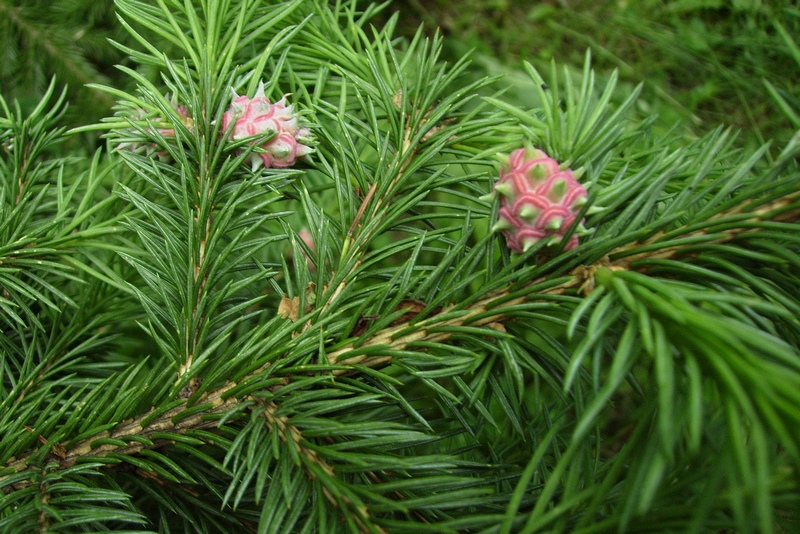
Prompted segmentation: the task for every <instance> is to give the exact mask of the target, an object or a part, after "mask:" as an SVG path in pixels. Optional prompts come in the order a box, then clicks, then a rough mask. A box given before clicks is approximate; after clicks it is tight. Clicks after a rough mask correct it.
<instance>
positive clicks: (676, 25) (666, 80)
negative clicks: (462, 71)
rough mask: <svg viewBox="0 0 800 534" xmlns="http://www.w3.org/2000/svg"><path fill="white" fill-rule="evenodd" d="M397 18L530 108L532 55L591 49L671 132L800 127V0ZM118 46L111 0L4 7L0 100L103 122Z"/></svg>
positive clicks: (604, 2)
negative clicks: (45, 103)
mask: <svg viewBox="0 0 800 534" xmlns="http://www.w3.org/2000/svg"><path fill="white" fill-rule="evenodd" d="M359 4H360V5H366V4H367V2H359ZM393 15H396V16H397V17H398V20H397V32H398V33H399V34H401V35H408V36H410V35H413V34H414V32H415V31H416V30H417V28H418V27H419V26H420V24H422V25H424V29H425V30H424V31H425V32H426V33H427V34H430V35H433V34H434V32H435V31H436V29H437V28H439V29H440V30H439V31H440V32H441V33H442V34H444V36H445V37H446V40H445V43H446V44H445V51H446V56H447V58H448V59H450V60H454V59H456V58H458V57H461V56H462V55H463V54H465V53H467V52H468V51H470V50H472V51H474V52H473V53H474V56H473V57H474V61H473V66H474V72H475V74H476V75H480V74H504V75H506V77H505V78H504V79H503V80H502V81H501V82H499V84H498V85H499V86H500V87H502V88H506V89H507V90H508V92H507V93H506V98H507V99H508V100H510V101H511V102H512V103H514V104H517V105H532V104H533V102H529V101H528V100H529V95H530V86H529V85H528V84H530V81H529V79H528V78H527V77H526V76H524V75H523V74H522V72H521V69H520V66H521V62H522V61H523V60H524V61H529V62H531V63H532V64H533V65H534V66H536V67H537V68H538V69H540V70H541V71H543V72H547V69H548V68H549V64H550V61H551V60H555V61H556V62H557V63H558V64H559V65H564V66H568V67H569V68H571V69H575V70H576V71H577V70H578V69H580V66H581V65H582V63H583V58H584V55H585V52H586V50H587V49H590V50H591V52H592V57H593V65H594V68H595V70H596V71H597V73H598V75H599V76H600V78H601V79H602V78H603V77H604V76H607V75H608V74H609V73H610V72H611V71H612V70H614V69H617V70H618V71H619V74H620V81H621V83H620V84H619V85H618V92H619V95H618V97H619V98H620V99H621V98H624V96H625V94H626V93H627V92H629V91H630V90H632V88H633V87H635V86H636V85H637V84H638V83H640V82H644V84H645V87H644V92H643V96H642V98H641V99H640V101H639V103H638V111H639V113H641V114H642V115H645V116H646V115H653V114H656V115H658V116H659V117H660V120H659V122H658V125H659V126H660V127H661V128H662V130H663V131H666V130H667V129H668V128H670V127H671V126H673V125H675V124H678V125H679V128H678V130H676V131H678V132H680V134H681V135H684V136H689V137H692V136H695V135H699V134H702V133H704V132H707V131H708V130H710V129H712V128H714V127H715V126H717V125H718V124H727V125H731V126H734V127H736V128H739V129H741V130H742V135H741V137H740V141H739V142H740V143H742V144H743V145H744V146H748V147H752V146H755V145H757V144H760V143H763V142H765V141H767V140H770V139H773V140H774V141H775V146H776V147H780V146H782V145H783V144H785V143H786V142H787V141H788V140H789V139H790V138H791V136H792V135H793V134H794V132H795V131H796V130H797V129H800V100H798V97H800V44H798V43H800V8H798V7H797V5H796V1H793V0H675V1H664V0H541V1H536V0H526V1H519V0H432V1H430V0H393V1H389V2H387V3H386V5H385V9H384V11H383V12H382V14H381V15H380V17H379V18H378V20H376V21H375V23H376V24H384V23H386V21H388V20H389V19H390V17H391V16H393ZM109 39H113V40H115V41H118V42H120V43H122V44H125V45H128V46H133V47H136V46H137V45H136V43H133V42H131V39H130V37H129V36H128V35H127V33H126V32H125V31H124V30H123V28H122V27H121V26H120V24H119V22H118V21H117V19H116V17H115V15H114V4H113V2H112V1H111V0H54V1H44V0H0V54H2V59H0V92H2V94H3V95H4V96H5V97H6V98H7V99H13V98H17V99H19V100H20V101H21V104H22V105H23V107H25V106H28V105H33V104H35V102H36V101H37V99H38V97H39V95H41V94H42V92H43V91H44V90H45V89H46V87H47V84H48V82H49V80H50V77H51V76H52V75H56V76H57V77H58V80H59V81H60V82H62V83H66V84H68V85H69V86H70V99H71V100H72V102H73V106H72V108H71V112H70V115H69V116H68V121H69V122H70V123H72V124H86V123H90V122H94V121H96V120H98V119H99V118H101V117H103V116H106V115H108V114H109V113H111V106H112V105H113V102H112V101H111V99H110V97H109V96H108V95H107V94H104V93H101V92H99V91H96V90H92V89H87V88H85V87H84V85H85V84H86V83H90V82H95V83H110V84H112V85H115V86H118V87H123V88H124V86H125V84H127V83H129V82H128V78H127V76H124V75H122V73H120V72H119V71H118V70H116V69H115V68H114V65H115V64H118V63H121V64H129V63H130V62H129V60H128V59H127V58H126V57H125V54H124V53H122V52H120V51H119V50H118V49H116V48H114V47H113V46H111V44H110V43H109V41H108V40H109Z"/></svg>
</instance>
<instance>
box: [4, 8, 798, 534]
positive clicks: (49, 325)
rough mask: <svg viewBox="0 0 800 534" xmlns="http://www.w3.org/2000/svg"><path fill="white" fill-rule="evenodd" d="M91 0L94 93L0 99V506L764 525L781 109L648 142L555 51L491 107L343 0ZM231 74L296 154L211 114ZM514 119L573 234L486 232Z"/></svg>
mask: <svg viewBox="0 0 800 534" xmlns="http://www.w3.org/2000/svg"><path fill="white" fill-rule="evenodd" d="M116 6H117V10H118V12H119V14H120V17H121V18H120V20H121V21H122V22H121V25H122V26H123V27H124V28H125V29H126V31H127V32H128V33H129V35H130V37H129V38H124V39H117V42H116V46H117V47H118V49H119V50H121V51H122V52H123V53H124V54H125V55H126V56H127V57H128V58H129V59H128V60H126V61H129V62H128V63H125V64H123V65H122V66H121V67H120V70H121V72H123V73H124V74H125V75H126V76H127V77H129V79H130V81H129V82H126V83H125V84H124V85H122V86H115V85H113V84H108V83H103V81H102V80H96V81H95V83H93V84H92V90H96V91H101V92H103V93H104V94H106V95H109V97H110V98H113V99H114V100H115V101H116V102H117V104H116V106H115V111H114V115H113V116H110V117H107V118H105V119H103V120H102V121H101V122H99V123H96V124H87V125H83V126H81V127H79V128H75V129H72V130H70V131H68V132H66V133H65V132H64V130H63V129H61V128H59V127H58V126H57V124H59V120H63V119H61V114H62V112H63V96H62V97H61V98H55V94H56V89H55V84H54V83H52V84H51V85H50V86H49V89H48V90H47V91H46V93H45V95H44V97H43V98H42V99H41V101H40V102H38V105H36V106H34V107H32V108H31V111H29V112H26V111H24V110H23V109H22V108H21V107H19V106H15V105H13V104H9V103H7V101H6V100H2V101H0V107H1V108H2V111H3V116H2V117H0V146H2V153H0V155H1V156H2V157H0V210H1V212H0V221H2V222H0V328H2V331H1V332H0V388H2V390H1V391H2V395H0V399H1V400H0V435H1V436H3V438H2V440H0V489H1V490H2V493H0V532H30V531H41V532H76V531H86V532H88V531H98V530H114V531H125V532H175V531H183V532H250V531H258V532H410V531H414V532H487V533H491V532H497V533H501V532H502V533H506V532H541V531H548V532H564V531H570V532H580V533H589V532H606V531H608V532H613V531H630V532H676V531H679V532H708V531H715V532H719V531H736V532H764V533H768V532H792V531H794V530H797V525H798V521H800V519H798V518H799V517H800V516H799V515H798V514H800V487H798V483H797V481H798V480H800V476H798V467H800V458H799V457H798V456H799V453H800V450H799V449H800V434H799V433H798V428H800V408H798V407H800V351H799V350H798V341H800V322H799V321H798V317H800V313H798V312H800V304H798V302H800V299H798V296H799V295H798V289H797V288H798V287H800V285H799V284H798V272H800V269H799V268H800V250H799V249H800V242H798V237H797V236H798V235H800V234H798V229H800V228H798V225H800V222H799V221H800V195H798V185H800V169H799V168H798V164H797V161H798V160H797V157H798V155H799V154H800V147H798V138H797V137H795V139H794V142H790V143H789V144H787V145H786V146H784V147H780V149H779V150H776V152H775V154H774V156H773V157H770V158H767V157H766V154H767V151H768V147H766V146H763V147H760V148H758V149H756V150H753V151H748V150H743V149H741V148H740V147H739V145H738V144H737V141H736V138H735V135H734V134H733V133H732V132H731V131H730V130H725V129H723V128H718V129H716V130H713V131H711V132H710V133H708V134H706V135H704V136H702V137H700V138H699V139H696V140H693V141H686V140H684V139H683V137H682V136H680V135H669V136H666V137H665V136H660V135H658V134H657V133H655V129H654V126H653V124H654V120H653V119H645V120H640V119H637V118H635V116H634V111H635V106H636V98H637V95H638V90H634V91H631V94H630V95H629V96H628V97H627V98H625V99H623V100H622V101H617V99H616V98H615V95H616V94H617V93H616V85H615V84H616V80H617V78H616V76H611V77H610V78H609V80H608V82H607V83H606V84H605V87H597V86H596V84H597V82H596V78H595V74H594V72H593V70H592V67H591V64H590V59H589V57H588V55H587V57H586V60H585V62H584V67H583V70H582V71H581V72H580V73H574V72H573V71H572V70H570V69H566V68H565V69H559V68H558V67H557V66H556V65H555V64H553V66H552V68H551V70H550V72H549V73H548V74H543V72H542V71H543V69H537V68H536V67H534V66H533V65H532V64H525V66H524V69H523V73H524V76H525V77H526V78H527V83H528V84H529V85H530V86H531V87H533V88H535V92H534V93H532V94H530V95H529V97H528V100H527V101H525V102H524V103H520V102H519V101H517V100H514V99H509V98H508V97H507V95H506V94H504V93H497V94H491V93H490V91H491V88H492V87H494V86H496V84H497V83H498V80H496V79H493V78H486V77H480V76H476V75H475V74H474V72H473V71H471V66H470V64H469V61H468V58H462V59H460V60H458V61H456V62H454V63H450V64H448V63H445V62H443V61H442V59H441V57H442V54H443V47H444V43H443V40H442V39H441V38H439V37H433V38H425V36H424V34H423V33H422V32H421V31H418V32H417V33H415V34H414V35H413V36H412V37H410V38H408V39H399V38H397V37H396V36H395V30H396V25H397V23H398V19H397V18H396V17H395V18H389V19H388V21H387V23H386V24H385V25H383V26H381V27H377V26H374V25H372V24H371V21H372V20H373V19H374V16H375V15H376V14H377V12H378V9H377V8H374V7H370V8H365V10H359V9H357V4H356V3H355V2H346V1H342V2H336V3H335V4H332V5H328V4H327V3H325V2H322V1H314V2H309V1H302V0H294V1H288V2H281V3H274V4H271V5H267V4H265V3H264V2H261V1H258V0H204V1H202V2H178V1H173V0H159V1H157V2H155V3H147V2H141V1H139V0H118V1H117V4H116ZM145 32H146V33H145ZM520 75H521V74H520ZM261 81H263V82H264V83H265V92H266V94H267V96H269V97H270V99H271V100H272V101H275V100H277V99H279V98H280V97H281V96H283V95H286V94H289V96H288V100H289V102H290V103H292V104H293V105H294V106H295V108H296V109H298V110H300V111H301V122H303V123H304V124H305V125H307V126H308V127H309V128H311V129H312V130H313V133H314V137H315V139H316V144H315V146H314V153H313V154H312V155H311V156H310V157H309V158H306V159H305V160H304V161H302V162H301V163H300V164H298V165H296V166H295V167H292V168H287V169H264V168H261V169H258V170H252V169H251V168H250V165H249V164H248V162H249V157H250V155H251V153H252V151H253V150H255V149H254V148H253V147H252V145H251V144H249V143H248V142H247V141H239V142H232V141H229V140H228V134H229V133H230V132H229V131H223V121H222V116H223V114H224V112H225V111H226V110H227V109H228V107H229V105H230V102H231V95H232V93H231V89H234V90H235V91H236V92H237V93H238V94H246V95H250V96H252V95H253V94H254V92H255V90H256V87H257V86H258V85H259V82H261ZM125 87H134V89H132V90H127V89H125ZM786 102H788V100H787V101H786ZM181 106H185V108H182V107H181ZM182 109H185V111H182ZM228 130H230V128H228ZM96 132H103V135H104V138H105V140H106V142H107V150H100V151H97V152H96V153H95V154H93V155H91V156H85V155H83V154H82V153H81V152H80V151H79V150H77V149H75V150H71V149H65V148H64V147H62V146H59V143H61V142H62V141H64V140H69V139H74V136H75V135H77V134H81V135H84V136H88V135H92V134H94V133H96ZM524 144H533V145H535V146H537V147H540V148H542V149H543V150H545V151H546V152H547V153H548V154H549V155H551V156H552V157H554V158H557V159H558V160H559V161H561V162H563V163H564V164H565V165H569V166H571V167H572V168H574V169H576V170H578V169H579V168H580V169H582V174H581V181H582V182H583V183H584V184H585V185H587V187H588V190H589V194H590V201H589V204H588V205H587V206H586V208H585V213H584V215H585V226H586V227H587V228H588V229H589V230H590V231H591V233H590V234H589V235H586V236H581V238H580V245H579V246H577V247H575V248H574V249H571V250H569V251H563V250H561V248H558V247H549V248H548V247H545V246H544V244H542V245H537V246H535V247H533V248H531V249H530V250H529V251H528V252H526V253H525V254H523V255H510V254H509V252H508V250H507V248H506V247H505V244H504V242H503V238H502V236H500V235H497V234H493V233H491V232H490V230H489V228H490V227H491V226H492V224H493V222H494V218H495V216H496V209H497V206H496V205H495V204H493V203H490V202H488V201H486V200H483V199H481V197H482V196H484V195H486V194H487V193H489V192H490V191H491V189H492V184H493V182H494V179H495V176H496V173H497V164H496V158H495V156H496V155H497V154H504V153H508V152H509V151H511V150H513V149H515V148H518V147H520V146H522V145H524ZM65 154H70V155H65ZM303 229H306V230H307V231H308V234H309V235H310V236H311V240H308V237H306V236H305V233H304V232H303V235H301V231H302V230H303ZM565 242H566V240H565ZM562 248H563V247H562Z"/></svg>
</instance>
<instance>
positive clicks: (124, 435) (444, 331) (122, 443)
mask: <svg viewBox="0 0 800 534" xmlns="http://www.w3.org/2000/svg"><path fill="white" fill-rule="evenodd" d="M731 219H734V220H735V223H736V226H735V227H732V228H726V229H724V230H723V231H721V232H712V231H710V230H709V228H713V227H714V226H715V225H719V224H723V223H728V222H730V221H731ZM798 221H800V191H796V192H793V193H791V194H789V195H787V196H784V197H781V198H778V199H775V200H772V201H770V202H767V203H763V202H759V201H758V200H757V199H755V200H751V201H750V202H748V203H745V204H743V205H739V206H736V207H734V208H732V209H730V210H728V211H726V212H722V213H719V214H718V215H716V216H714V217H712V218H710V219H709V222H708V225H704V226H707V228H702V229H699V230H695V231H693V232H691V233H689V234H684V236H683V237H697V236H708V237H709V239H708V240H704V241H703V244H704V245H708V244H723V243H728V242H730V241H732V240H734V239H736V238H737V237H739V236H741V235H743V234H746V233H748V234H749V233H752V234H754V235H757V234H758V232H759V231H760V230H761V229H763V228H764V227H763V226H759V225H753V224H752V223H758V222H786V223H797V222H798ZM667 233H669V232H660V233H659V234H657V235H655V236H653V237H651V238H649V239H647V240H645V241H643V242H640V243H636V244H633V245H626V246H624V247H621V248H620V249H618V250H617V251H614V252H612V253H611V254H610V256H611V257H614V258H616V259H614V260H609V259H608V258H604V259H601V260H600V261H598V262H597V263H595V264H593V265H590V266H579V267H576V268H575V269H573V270H572V271H571V272H570V273H569V274H568V275H567V276H566V277H562V278H560V280H561V281H560V282H559V283H557V284H552V283H548V281H549V280H550V278H549V277H548V276H543V277H541V278H538V279H535V280H533V281H531V282H529V283H527V284H525V285H524V286H522V287H520V288H516V289H515V290H514V291H513V292H512V291H510V290H509V289H501V290H495V291H492V292H491V293H489V294H487V295H486V296H484V297H483V298H481V299H479V300H477V301H475V302H474V303H472V304H471V305H469V306H467V307H464V308H459V307H449V308H445V309H443V310H440V311H438V312H437V313H432V314H431V315H429V316H428V317H426V318H424V319H422V320H419V321H417V320H416V317H415V316H412V317H408V318H404V320H403V322H402V323H399V324H396V325H393V326H391V327H389V328H386V329H384V330H381V331H380V332H378V333H376V334H375V335H373V336H371V337H370V338H368V339H366V340H365V341H364V342H362V343H359V344H358V345H355V344H352V343H351V344H348V345H345V346H343V347H339V348H337V349H335V350H332V351H329V352H327V359H328V361H329V363H330V364H331V365H333V366H334V368H332V372H333V374H334V375H342V374H345V373H347V374H352V373H353V372H356V373H357V372H358V368H359V367H378V366H383V365H388V364H390V363H391V361H392V359H393V357H392V356H391V354H392V353H395V352H400V351H406V350H415V348H414V345H415V344H420V343H423V342H427V343H431V342H443V341H447V340H448V339H449V338H450V337H451V336H452V334H451V333H450V332H448V330H449V329H452V328H457V327H462V326H471V327H475V328H489V329H494V330H500V331H502V330H503V329H504V327H503V322H504V321H507V320H509V319H512V318H513V316H510V315H508V313H507V311H506V310H509V309H513V308H515V307H517V306H519V305H522V304H525V303H527V302H530V301H534V300H537V299H541V298H547V297H551V296H560V295H565V294H568V293H570V292H573V291H575V290H579V291H580V292H583V293H585V294H588V293H590V292H591V290H592V288H594V287H595V286H596V281H595V279H594V277H595V276H596V274H597V272H598V271H599V270H601V269H604V268H606V269H610V270H638V271H641V272H644V271H646V270H647V268H648V267H647V263H648V260H664V259H674V258H676V257H680V256H682V254H683V253H684V250H683V249H684V247H683V246H681V245H669V246H665V247H663V248H658V247H656V246H655V245H657V244H658V243H659V241H660V240H661V239H662V238H663V236H664V235H666V234H667ZM641 248H647V249H648V250H647V251H644V252H635V251H636V250H639V249H641ZM631 252H632V253H631ZM636 263H641V265H639V266H637V265H634V264H636ZM537 286H544V288H543V289H539V290H534V291H529V289H530V288H536V287H537ZM520 293H522V294H523V295H522V296H514V295H517V294H520ZM374 348H380V351H385V352H386V354H378V355H375V351H374V350H369V351H368V354H353V353H354V352H355V353H359V352H363V351H365V350H366V349H374ZM417 350H425V349H424V348H422V349H417ZM380 351H379V352H380ZM265 370H266V368H261V369H259V370H258V371H256V372H255V373H253V374H251V375H248V376H246V377H243V378H242V382H245V381H247V380H248V379H251V378H253V377H256V376H258V375H260V374H262V373H263V372H264V371H265ZM289 383H291V378H285V379H283V381H282V383H281V384H278V385H274V386H272V390H273V393H275V392H277V390H278V389H280V388H281V387H284V386H285V385H287V384H289ZM236 386H237V384H227V385H225V386H223V387H221V388H218V389H215V390H211V391H208V392H205V393H203V394H202V395H201V396H200V397H199V398H197V399H194V400H192V401H191V404H190V399H187V400H184V401H182V402H180V403H179V404H177V405H176V406H174V407H172V408H170V409H169V410H167V411H162V410H159V409H154V410H152V411H150V412H148V413H146V414H144V415H141V416H139V417H137V418H135V419H133V420H131V421H125V422H122V423H120V424H119V425H116V426H115V427H114V428H113V429H111V430H106V431H103V432H101V433H99V434H96V435H93V436H91V437H88V438H85V439H83V440H81V441H80V442H78V443H76V444H74V445H72V446H71V447H69V448H65V447H64V444H55V445H53V446H52V448H53V450H54V451H55V450H58V451H60V452H56V453H54V454H55V455H56V456H57V457H58V458H59V468H67V467H71V466H73V465H75V464H76V463H78V462H80V461H86V460H87V459H89V458H93V457H104V456H106V455H108V454H111V453H113V454H123V455H131V454H136V453H137V452H139V451H141V450H143V449H145V448H149V447H159V446H164V445H165V444H167V443H168V442H169V439H168V438H161V439H159V438H157V437H156V436H157V435H158V434H164V433H174V434H178V435H183V434H185V433H186V432H190V431H192V430H202V429H209V428H214V427H215V426H217V421H216V418H217V417H218V416H220V415H221V414H224V413H226V412H229V411H230V410H233V409H235V408H236V407H237V406H238V405H239V404H241V403H242V402H244V401H253V400H255V402H256V403H257V404H259V405H262V406H263V407H264V408H265V410H264V412H263V413H264V417H265V419H266V420H267V422H268V423H269V426H270V427H272V425H275V427H276V428H277V429H278V431H279V432H280V434H279V435H280V437H281V439H282V440H284V441H285V440H292V442H293V443H294V444H295V446H297V447H298V450H299V451H300V452H301V453H302V454H303V455H304V456H305V457H306V458H307V459H308V460H309V461H311V462H312V463H315V464H317V465H319V466H320V468H321V469H323V470H324V471H325V472H327V473H329V474H332V473H333V468H332V467H331V466H329V465H328V464H326V463H325V462H324V460H322V459H321V458H320V457H319V455H318V454H317V453H316V451H314V450H311V449H309V448H307V447H306V446H305V445H303V440H304V438H303V436H302V433H301V432H300V430H298V429H297V428H296V427H294V426H293V425H292V424H291V422H290V419H289V418H287V417H286V416H278V415H276V412H277V410H278V406H277V405H276V404H275V402H273V401H264V400H263V399H254V398H253V397H250V396H248V397H246V398H244V399H237V398H236V397H235V396H227V395H226V394H227V393H228V392H229V391H231V390H232V389H233V388H234V387H236ZM132 437H135V438H144V439H137V440H136V441H133V442H131V441H130V440H129V438H132ZM148 441H150V442H152V443H149V444H148ZM32 454H33V453H32ZM29 457H30V455H28V456H24V457H21V458H16V459H11V460H10V461H9V462H7V464H6V466H5V468H6V469H10V470H11V473H18V472H20V471H22V470H24V469H31V468H33V469H38V467H36V466H29V465H28V458H29ZM8 476H9V475H3V476H0V481H2V480H3V479H4V478H6V477H8ZM25 485H27V484H23V486H22V487H24V486H25Z"/></svg>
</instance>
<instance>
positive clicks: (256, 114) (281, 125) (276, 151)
mask: <svg viewBox="0 0 800 534" xmlns="http://www.w3.org/2000/svg"><path fill="white" fill-rule="evenodd" d="M231 123H233V127H232V128H231ZM229 128H230V138H231V139H232V140H234V141H241V140H245V139H248V138H251V137H256V136H264V135H272V137H269V138H268V140H267V141H264V142H261V144H259V145H258V146H257V148H256V149H255V150H254V151H253V153H252V154H251V156H250V160H251V163H252V165H253V169H254V170H255V169H257V168H258V167H260V166H261V165H264V167H266V168H269V167H290V166H292V165H294V164H295V162H296V161H297V159H298V158H301V157H303V156H307V155H308V154H310V153H311V151H312V149H311V147H309V146H307V145H306V144H304V143H307V142H309V140H310V137H311V132H310V131H309V129H308V128H303V127H301V126H300V122H299V120H298V117H297V114H296V113H295V112H294V106H292V105H287V104H286V96H284V97H283V98H281V99H280V100H279V101H278V102H275V103H274V104H272V103H270V101H269V99H268V98H267V97H266V96H265V95H264V84H263V83H261V84H259V86H258V90H257V91H256V94H255V95H254V96H253V98H248V97H247V96H239V95H237V94H236V91H234V92H233V100H232V102H231V107H230V108H229V109H228V111H226V112H225V115H223V117H222V130H223V132H227V131H229ZM255 142H257V141H254V143H255Z"/></svg>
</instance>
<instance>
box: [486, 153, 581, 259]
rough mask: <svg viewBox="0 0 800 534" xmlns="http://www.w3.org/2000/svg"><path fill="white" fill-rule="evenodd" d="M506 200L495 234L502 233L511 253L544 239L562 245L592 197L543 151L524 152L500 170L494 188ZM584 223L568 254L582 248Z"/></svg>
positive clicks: (502, 205)
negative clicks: (579, 245) (581, 237)
mask: <svg viewBox="0 0 800 534" xmlns="http://www.w3.org/2000/svg"><path fill="white" fill-rule="evenodd" d="M494 190H495V192H496V193H498V194H499V195H500V209H499V211H498V218H497V222H496V223H495V225H494V226H493V227H492V230H494V231H502V232H503V234H504V235H505V237H506V242H507V243H508V248H510V249H511V250H513V251H514V252H525V251H527V250H528V249H530V248H531V247H532V246H534V245H536V244H537V243H539V242H540V241H542V240H547V241H546V242H547V244H548V245H550V244H557V243H560V242H561V241H562V240H563V238H564V237H565V235H566V233H567V231H568V230H569V229H570V227H571V226H572V224H573V223H574V222H575V218H576V217H577V216H578V214H579V213H580V211H581V208H582V207H583V206H584V205H585V204H586V199H587V194H586V188H584V187H583V186H582V185H581V184H580V183H579V182H578V181H577V180H576V179H575V176H574V174H573V172H572V170H570V169H564V170H562V169H560V168H559V165H558V162H557V161H556V160H554V159H552V158H550V157H549V156H548V155H547V154H545V153H544V152H542V151H541V150H538V149H535V148H520V149H517V150H515V151H513V152H512V153H511V154H510V155H509V156H508V158H507V160H506V161H505V163H504V164H503V165H502V166H501V167H500V177H499V179H498V181H497V183H496V184H495V186H494ZM582 224H583V220H581V221H580V223H579V226H578V229H577V231H576V232H574V233H573V234H572V236H570V238H569V241H568V242H567V245H566V247H565V248H566V250H569V249H572V248H574V247H576V246H577V245H578V235H576V234H578V233H581V232H585V229H584V228H583V226H582Z"/></svg>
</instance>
